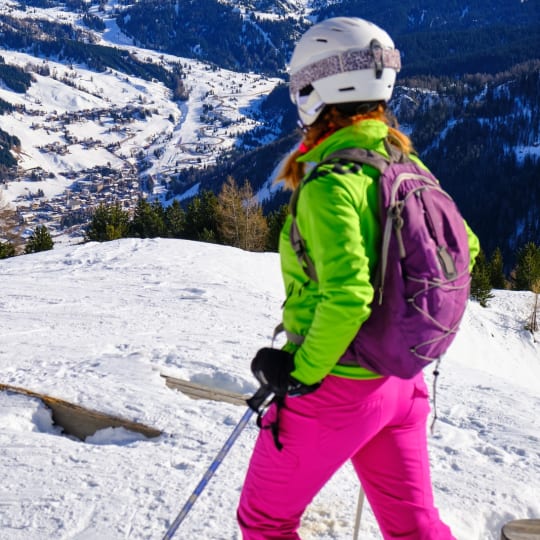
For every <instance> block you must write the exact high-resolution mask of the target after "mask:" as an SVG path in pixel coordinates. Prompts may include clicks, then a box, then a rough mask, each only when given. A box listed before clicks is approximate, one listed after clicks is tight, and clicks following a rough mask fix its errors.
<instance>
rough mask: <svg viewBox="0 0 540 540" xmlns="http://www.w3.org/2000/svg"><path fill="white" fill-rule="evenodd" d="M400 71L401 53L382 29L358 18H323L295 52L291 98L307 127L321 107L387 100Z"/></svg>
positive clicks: (291, 76) (290, 68)
mask: <svg viewBox="0 0 540 540" xmlns="http://www.w3.org/2000/svg"><path fill="white" fill-rule="evenodd" d="M400 68H401V61H400V55H399V51H398V50H397V49H396V48H395V47H394V42H393V41H392V38H391V37H390V36H389V35H388V34H387V33H386V32H385V31H384V30H382V29H381V28H379V27H378V26H376V25H375V24H373V23H370V22H368V21H365V20H364V19H359V18H356V17H335V18H332V19H327V20H325V21H322V22H321V23H319V24H316V25H315V26H312V27H311V28H310V29H309V30H308V31H307V32H306V33H305V34H304V35H303V36H302V37H301V38H300V41H299V42H298V43H297V45H296V47H295V49H294V53H293V55H292V58H291V61H290V64H289V72H290V82H289V91H290V96H291V100H292V102H293V103H294V104H295V105H296V107H297V108H298V115H299V116H300V120H301V121H302V123H303V124H304V125H305V126H310V125H311V124H313V122H315V120H316V119H317V117H318V116H319V114H320V113H321V111H322V110H323V108H324V106H325V105H331V104H338V103H359V102H360V103H364V102H377V101H385V102H386V101H388V100H389V99H390V97H391V96H392V90H393V88H394V82H395V80H396V73H397V72H398V71H399V70H400Z"/></svg>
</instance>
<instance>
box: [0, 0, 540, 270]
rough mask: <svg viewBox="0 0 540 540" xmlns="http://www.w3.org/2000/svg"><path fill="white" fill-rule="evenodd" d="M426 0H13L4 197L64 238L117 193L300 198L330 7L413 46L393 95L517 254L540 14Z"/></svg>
mask: <svg viewBox="0 0 540 540" xmlns="http://www.w3.org/2000/svg"><path fill="white" fill-rule="evenodd" d="M461 4H463V5H461ZM423 6H424V7H423V8H422V9H419V8H418V6H417V5H416V4H415V3H414V2H412V1H409V0H405V1H404V2H401V3H400V4H399V6H397V5H396V4H395V3H392V2H390V1H389V0H381V1H380V2H378V3H376V4H369V3H366V2H362V1H361V0H339V1H332V2H326V1H321V0H239V1H237V2H236V1H235V2H233V1H224V0H220V1H217V0H199V1H198V2H192V1H191V0H174V1H173V0H164V1H163V2H150V1H147V0H140V1H138V2H135V1H128V0H99V1H98V0H65V1H60V0H29V1H27V2H16V1H15V0H2V1H0V36H1V37H0V56H1V57H2V59H0V193H1V194H2V198H3V200H4V201H5V200H7V201H9V202H10V203H11V204H13V205H16V206H17V207H18V208H19V209H20V219H21V222H22V223H23V225H24V226H25V227H26V229H27V232H30V231H31V230H33V229H34V228H35V226H36V225H37V224H46V225H47V226H48V227H49V228H50V229H51V232H52V233H53V235H57V234H59V233H63V235H65V233H66V232H69V231H71V230H72V229H71V228H73V229H75V230H76V229H77V228H78V227H79V226H80V225H81V224H82V223H86V222H87V221H88V219H89V216H90V214H91V212H92V211H93V209H94V208H95V206H96V205H97V204H99V203H100V202H104V203H110V202H112V201H120V202H121V203H122V204H123V205H124V207H125V208H132V207H133V205H134V202H135V201H136V199H137V198H138V197H139V196H140V195H141V194H144V195H148V194H153V195H155V196H156V197H159V198H160V199H161V200H162V201H163V202H170V201H171V200H172V198H173V197H176V198H181V199H182V198H184V199H185V198H186V197H189V196H193V195H194V194H195V193H196V192H197V190H198V189H200V188H201V187H202V188H205V189H212V190H214V191H217V190H219V187H220V186H221V184H222V183H223V181H224V180H225V179H226V178H227V176H228V175H232V176H233V177H234V178H236V179H237V181H239V182H243V181H244V180H245V179H249V180H250V182H251V183H252V185H253V187H254V190H255V191H256V192H258V193H259V196H260V198H261V199H263V198H264V199H265V204H266V208H265V210H266V211H269V210H272V209H275V208H276V207H277V206H278V205H279V204H281V203H282V202H284V201H285V199H284V197H275V193H276V190H274V191H273V192H271V193H270V194H269V186H270V185H271V181H272V173H273V171H274V170H275V167H276V166H277V164H278V162H279V160H280V158H281V157H282V156H283V155H284V154H285V153H286V152H287V151H289V149H290V148H291V147H292V146H293V144H294V143H295V139H294V138H293V137H289V138H286V137H285V134H288V133H289V134H290V133H291V132H292V131H293V130H294V126H295V118H296V116H295V112H294V111H293V110H292V108H291V105H290V102H289V100H288V96H287V91H286V87H285V86H284V85H283V84H281V83H282V82H283V81H284V79H285V78H286V77H285V63H286V60H287V58H288V55H289V53H290V51H291V49H292V46H293V44H294V42H295V40H296V39H297V37H298V36H299V35H300V33H301V32H302V31H303V30H305V29H306V28H307V27H308V26H309V25H310V24H311V23H312V22H313V21H314V20H317V18H318V17H327V16H332V15H343V14H348V15H358V16H364V17H367V18H369V19H371V20H374V21H375V22H378V23H379V24H381V25H383V26H384V27H385V28H386V29H388V30H389V31H390V32H391V34H392V35H393V36H394V38H395V41H396V44H397V46H398V47H399V48H400V50H401V52H402V55H403V70H402V73H401V74H400V76H399V79H398V87H397V88H396V93H395V95H396V97H395V99H394V100H393V101H392V102H391V104H390V105H391V108H392V109H393V110H395V111H396V112H397V113H398V114H397V116H398V120H399V121H400V122H401V123H402V124H403V126H404V128H405V129H406V130H407V131H408V132H409V133H410V134H411V136H412V138H413V141H414V143H415V147H416V149H417V150H418V151H419V153H420V155H421V157H422V158H423V159H424V160H425V161H426V163H427V164H428V166H430V167H432V169H433V170H434V172H435V173H436V174H437V176H439V177H440V178H441V181H442V182H443V185H444V186H445V188H446V189H447V190H448V191H449V192H450V193H451V194H452V195H453V196H454V197H455V198H456V200H457V202H458V204H459V205H460V208H461V209H462V211H463V213H464V215H465V217H466V219H467V220H468V221H469V223H470V224H471V226H472V227H473V229H474V230H475V231H477V232H478V234H479V236H480V238H481V241H482V245H483V246H484V249H485V251H486V253H487V254H488V255H489V254H490V253H492V252H493V250H494V249H495V248H496V247H501V248H502V250H503V253H504V255H505V257H507V258H508V259H511V258H512V256H513V255H514V254H515V252H516V250H517V249H518V248H519V247H521V246H522V245H523V244H524V243H526V242H528V241H537V239H538V237H539V234H540V220H539V219H538V212H537V211H536V210H537V208H538V204H540V202H539V201H540V188H539V186H538V182H536V180H535V179H536V178H537V176H538V171H539V170H540V160H539V159H538V154H539V152H538V149H539V146H538V141H539V140H540V122H539V121H538V111H539V110H540V106H539V99H540V98H539V96H540V93H539V92H538V88H539V84H540V83H539V82H538V81H539V80H540V60H534V57H535V55H537V52H536V51H538V50H540V37H539V36H540V32H539V31H538V29H539V28H540V15H539V13H538V11H537V9H536V8H535V6H536V4H535V3H533V2H519V1H518V0H512V1H511V2H508V1H507V0H498V1H496V2H493V1H491V2H488V1H487V0H468V1H467V2H465V1H463V2H461V3H457V4H454V3H452V4H451V5H450V4H449V5H447V4H443V5H441V3H440V2H438V1H436V0H426V2H425V3H424V4H423ZM501 20H504V21H505V24H504V25H502V26H501V23H500V21H501ZM14 157H16V158H17V160H18V161H17V163H16V165H17V166H18V168H15V167H11V168H9V167H8V168H6V167H7V165H6V163H5V161H8V162H9V161H11V162H12V163H11V165H13V164H14V163H15V162H14ZM216 164H217V166H216ZM8 165H9V163H8ZM524 193H527V196H526V197H523V194H524ZM479 200H481V201H482V203H481V204H479ZM1 206H2V203H0V207H1ZM1 236H2V233H1V232H0V237H1ZM511 265H512V262H511V261H509V262H508V264H507V266H508V267H511Z"/></svg>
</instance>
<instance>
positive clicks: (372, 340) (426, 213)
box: [291, 144, 470, 379]
mask: <svg viewBox="0 0 540 540" xmlns="http://www.w3.org/2000/svg"><path fill="white" fill-rule="evenodd" d="M387 149H388V151H389V155H390V156H391V158H390V159H388V158H385V157H384V156H382V155H381V154H378V153H376V152H372V151H368V150H364V149H361V148H350V149H345V150H340V151H338V152H335V153H333V154H332V155H331V156H330V157H329V158H328V159H326V160H324V162H322V163H321V164H319V166H320V165H322V164H323V163H324V164H333V165H334V168H333V169H332V171H333V172H335V173H338V174H339V173H344V172H351V171H354V170H355V168H356V170H357V171H359V170H361V167H362V164H366V165H370V166H372V167H374V168H375V169H377V170H379V171H380V177H379V198H380V218H381V231H382V245H381V251H380V259H379V265H378V269H377V273H376V276H375V280H374V283H373V286H374V289H375V297H374V299H373V302H372V305H371V308H372V312H371V315H370V317H369V319H368V320H367V321H365V322H364V324H362V326H361V328H360V330H359V331H358V334H357V335H356V337H355V338H354V340H353V341H352V343H351V344H350V345H349V347H348V348H347V350H346V351H345V353H344V354H343V356H342V357H341V359H340V364H354V363H357V364H360V365H361V366H364V367H366V368H368V369H370V370H372V371H375V372H377V373H380V374H381V375H394V376H397V377H401V378H404V379H408V378H411V377H413V376H414V375H416V374H417V373H418V372H419V371H421V370H422V369H423V368H424V367H425V366H427V365H428V364H430V363H431V362H433V361H434V360H438V359H439V358H440V357H441V355H442V354H444V353H445V352H446V350H447V349H448V347H449V346H450V344H451V343H452V341H453V339H454V337H455V336H456V332H457V330H458V327H459V323H460V321H461V318H462V316H463V313H464V312H465V308H466V305H467V300H468V298H469V286H470V273H469V258H470V256H469V243H468V235H467V231H466V229H465V223H464V220H463V218H462V216H461V214H460V212H459V210H458V209H457V207H456V204H455V203H454V201H453V200H452V198H451V197H450V196H449V195H448V194H447V193H446V192H445V191H444V190H443V189H442V188H441V187H440V185H439V182H438V180H437V179H436V178H435V177H434V176H433V175H432V174H431V173H430V172H429V171H426V170H425V169H423V168H421V167H420V166H419V165H417V164H416V163H415V162H413V161H411V160H410V159H408V158H407V157H406V156H405V155H403V154H402V153H401V152H399V151H398V150H397V149H395V148H393V147H391V146H390V145H389V144H387ZM351 163H353V168H352V169H351V168H350V164H351ZM344 164H348V165H349V167H348V168H347V169H345V168H344V167H343V165H344ZM319 166H317V168H316V169H315V170H314V171H312V173H311V174H310V175H309V176H308V178H307V180H306V182H307V181H311V180H313V179H314V178H316V177H317V176H319V175H326V174H328V169H327V168H326V170H324V171H323V170H319ZM298 191H299V190H297V192H295V194H294V195H293V197H292V199H291V213H292V215H293V225H292V227H291V243H292V245H293V248H294V249H295V251H296V254H297V256H298V258H299V260H300V262H301V264H302V266H303V267H304V270H305V272H306V274H307V275H308V276H309V277H310V278H311V279H314V280H315V281H316V280H317V276H316V272H315V267H314V265H313V263H312V261H311V260H310V259H309V257H308V256H307V254H306V252H305V244H304V241H303V239H302V237H301V235H300V232H299V231H298V227H297V225H296V220H295V217H296V202H297V199H298Z"/></svg>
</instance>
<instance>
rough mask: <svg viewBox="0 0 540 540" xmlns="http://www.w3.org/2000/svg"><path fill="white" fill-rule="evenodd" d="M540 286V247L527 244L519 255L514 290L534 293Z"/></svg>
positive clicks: (532, 243)
mask: <svg viewBox="0 0 540 540" xmlns="http://www.w3.org/2000/svg"><path fill="white" fill-rule="evenodd" d="M539 286H540V246H537V245H536V244H535V243H534V242H528V243H527V244H525V245H524V246H523V247H522V248H521V249H520V250H519V251H518V254H517V264H516V269H515V271H514V289H515V290H516V291H533V292H536V291H535V289H538V288H539Z"/></svg>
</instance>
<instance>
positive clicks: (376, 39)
mask: <svg viewBox="0 0 540 540" xmlns="http://www.w3.org/2000/svg"><path fill="white" fill-rule="evenodd" d="M399 69H400V57H399V52H398V51H397V49H396V48H395V47H394V43H393V41H392V39H391V38H390V36H389V35H388V34H387V33H386V32H385V31H384V30H382V29H381V28H379V27H377V26H376V25H374V24H372V23H370V22H367V21H365V20H363V19H359V18H345V17H340V18H333V19H328V20H326V21H323V22H321V23H319V24H316V25H315V26H313V27H312V28H310V29H309V30H308V31H307V32H306V33H305V34H304V35H303V36H302V37H301V39H300V40H299V42H298V43H297V45H296V47H295V50H294V54H293V56H292V58H291V62H290V94H291V99H292V101H293V103H294V104H295V106H296V107H297V110H298V115H299V119H300V123H301V127H302V131H303V139H302V142H301V144H300V145H299V146H298V148H297V149H296V150H295V151H294V152H293V153H292V154H291V155H290V156H289V157H288V158H287V159H286V160H285V163H284V165H283V168H282V170H281V175H280V178H279V179H281V180H283V181H284V182H285V185H286V186H287V187H288V188H290V189H294V188H296V187H297V186H298V185H299V184H300V183H301V181H302V179H303V178H304V176H305V174H306V172H307V170H308V167H309V164H313V163H318V162H320V161H322V160H323V159H324V158H325V157H326V156H328V155H329V154H331V153H333V152H335V151H336V150H338V149H342V148H350V147H355V146H356V147H361V148H365V149H368V150H372V151H375V152H378V153H380V154H382V155H384V156H387V155H388V153H387V150H386V148H385V146H384V140H385V139H386V140H388V141H389V142H390V143H391V144H392V145H394V146H395V147H397V148H399V150H400V151H401V152H403V153H405V154H407V155H410V154H412V152H413V148H412V144H411V141H410V140H409V138H408V137H407V136H406V135H405V134H404V133H403V132H401V131H400V130H399V129H398V127H397V125H396V123H395V121H394V120H393V119H392V118H391V116H390V114H389V112H388V111H387V107H386V104H387V102H388V100H389V99H390V97H391V95H392V91H393V87H394V82H395V78H396V73H397V72H398V71H399ZM415 159H416V158H415ZM377 174H378V173H377V172H376V171H375V170H374V169H372V168H370V167H368V166H364V167H363V168H362V170H360V171H355V172H354V173H348V174H347V173H345V174H335V173H332V172H330V169H328V172H327V173H326V174H324V173H323V174H322V175H319V176H317V179H316V180H314V181H311V182H308V183H306V184H305V185H304V186H303V188H302V192H301V196H300V198H299V202H298V217H297V222H298V227H299V229H301V231H302V235H303V237H304V238H305V239H306V244H307V246H308V249H309V252H310V253H309V255H310V257H311V259H312V260H313V262H314V265H315V267H316V270H317V274H318V282H314V281H312V280H308V279H307V278H306V274H305V273H304V271H303V269H302V267H301V265H300V264H299V262H298V260H297V255H296V254H295V252H294V250H293V247H292V246H291V243H290V238H289V233H290V228H291V217H290V216H289V218H288V220H287V221H286V223H285V225H284V227H283V230H282V233H281V239H280V257H281V265H282V273H283V280H284V285H285V289H286V292H287V299H286V301H285V304H284V312H283V323H284V327H285V330H286V332H287V336H288V337H289V340H288V341H287V343H286V345H285V346H284V347H283V349H273V348H265V349H261V350H260V351H259V352H258V353H257V355H256V356H255V358H254V360H253V363H252V370H253V372H254V374H255V375H256V377H257V378H258V380H259V381H263V382H264V383H265V384H266V385H267V386H268V387H269V388H271V389H272V390H273V391H274V392H275V394H276V395H277V396H279V397H281V398H282V399H278V401H277V402H275V403H273V404H272V405H271V406H270V408H269V409H268V411H267V412H266V414H265V415H264V416H263V417H262V421H261V422H262V426H261V427H262V429H261V430H260V433H259V436H258V439H257V442H256V445H255V448H254V451H253V455H252V457H251V461H250V465H249V468H248V471H247V474H246V479H245V483H244V486H243V489H242V493H241V497H240V502H239V506H238V513H237V517H238V523H239V526H240V529H241V531H242V535H243V538H244V540H268V539H275V540H278V539H280V540H284V539H298V538H300V536H299V535H298V528H299V526H300V520H301V517H302V514H303V513H304V511H305V509H306V507H307V506H308V505H309V503H310V502H311V501H312V499H313V498H314V497H315V495H316V494H317V493H318V492H319V491H320V490H321V488H322V487H323V486H324V485H325V483H326V482H327V481H328V480H329V479H330V478H331V477H332V475H333V474H334V473H335V472H336V471H337V470H338V469H339V468H340V467H341V466H342V465H343V464H344V463H345V462H346V461H347V460H351V462H352V465H353V467H354V470H355V472H356V474H357V475H358V478H359V479H360V482H361V484H362V486H363V489H364V491H365V493H366V496H367V498H368V500H369V503H370V506H371V508H372V510H373V512H374V515H375V517H376V519H377V522H378V524H379V527H380V529H381V532H382V535H383V537H384V538H385V539H398V538H399V539H401V540H435V539H437V540H449V539H452V538H453V536H452V533H451V531H450V529H449V527H448V526H447V525H446V524H445V523H443V521H442V520H441V518H440V517H439V512H438V510H437V508H436V507H435V505H434V500H433V491H432V485H431V480H430V471H429V461H428V450H427V434H426V422H427V417H428V414H429V402H428V391H427V388H426V384H425V382H424V379H423V375H422V373H420V374H418V375H417V376H415V377H413V378H412V379H401V378H398V377H394V376H386V377H381V376H380V375H378V374H377V373H374V372H371V371H369V370H367V369H365V368H363V367H360V366H358V365H357V364H355V365H351V364H348V365H347V364H343V363H340V357H341V356H342V355H343V353H344V352H345V350H346V349H347V347H348V345H349V343H350V342H351V340H353V338H354V336H355V335H356V333H357V331H358V329H359V327H360V325H361V323H362V322H363V321H365V320H366V319H367V318H368V317H369V315H370V304H371V302H372V299H373V297H374V290H373V287H372V285H371V279H370V278H372V277H373V274H374V272H375V269H376V266H377V262H378V246H379V244H380V240H381V230H380V229H381V227H380V225H379V220H378V207H377V205H378V198H377V197H378V193H377V183H376V178H377ZM467 234H468V238H469V244H470V246H469V248H470V260H471V264H470V269H472V261H474V259H475V257H476V255H477V253H478V250H479V245H478V240H477V238H476V236H475V235H474V234H473V233H472V232H471V231H470V229H469V228H468V227H467ZM297 336H301V339H296V338H297Z"/></svg>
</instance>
